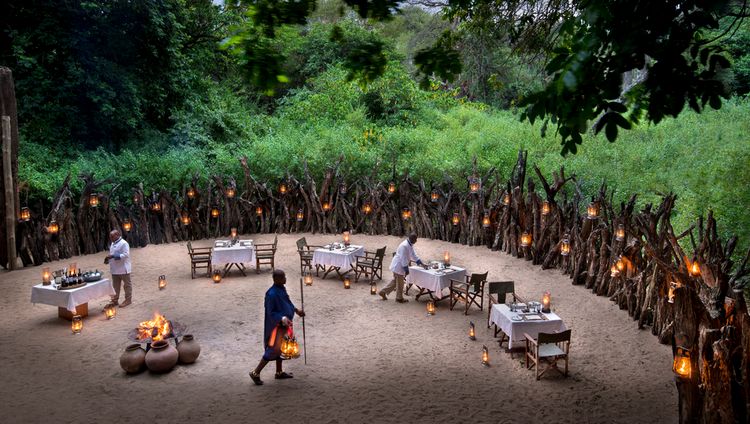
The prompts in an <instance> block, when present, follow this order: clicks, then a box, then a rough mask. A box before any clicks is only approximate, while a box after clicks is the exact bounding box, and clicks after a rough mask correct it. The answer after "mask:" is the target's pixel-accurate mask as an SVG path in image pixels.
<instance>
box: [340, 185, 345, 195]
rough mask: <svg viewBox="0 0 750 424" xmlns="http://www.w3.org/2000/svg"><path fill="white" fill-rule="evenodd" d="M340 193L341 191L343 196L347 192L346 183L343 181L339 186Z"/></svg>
mask: <svg viewBox="0 0 750 424" xmlns="http://www.w3.org/2000/svg"><path fill="white" fill-rule="evenodd" d="M339 193H341V195H342V196H343V195H345V194H346V184H344V183H341V185H340V186H339Z"/></svg>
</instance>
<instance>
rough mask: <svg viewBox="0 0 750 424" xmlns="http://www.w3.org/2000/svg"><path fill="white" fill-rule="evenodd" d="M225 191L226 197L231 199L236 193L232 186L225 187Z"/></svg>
mask: <svg viewBox="0 0 750 424" xmlns="http://www.w3.org/2000/svg"><path fill="white" fill-rule="evenodd" d="M225 193H226V195H227V197H228V198H230V199H233V198H234V195H235V194H236V193H237V192H236V190H235V189H234V187H227V189H226V190H225Z"/></svg>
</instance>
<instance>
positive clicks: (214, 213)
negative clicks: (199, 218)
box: [211, 206, 221, 218]
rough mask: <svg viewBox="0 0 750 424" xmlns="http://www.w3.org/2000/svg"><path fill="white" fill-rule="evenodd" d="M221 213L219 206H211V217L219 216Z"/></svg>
mask: <svg viewBox="0 0 750 424" xmlns="http://www.w3.org/2000/svg"><path fill="white" fill-rule="evenodd" d="M220 213H221V212H219V208H217V207H216V206H214V207H213V208H211V218H218V217H219V214H220Z"/></svg>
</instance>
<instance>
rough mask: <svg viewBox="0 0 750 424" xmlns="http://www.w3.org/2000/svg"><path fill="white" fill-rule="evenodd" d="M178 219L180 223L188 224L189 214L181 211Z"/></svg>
mask: <svg viewBox="0 0 750 424" xmlns="http://www.w3.org/2000/svg"><path fill="white" fill-rule="evenodd" d="M180 221H181V222H182V225H189V224H190V215H188V213H187V212H186V211H183V212H182V213H181V214H180Z"/></svg>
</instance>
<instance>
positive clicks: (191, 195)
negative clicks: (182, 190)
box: [187, 187, 195, 199]
mask: <svg viewBox="0 0 750 424" xmlns="http://www.w3.org/2000/svg"><path fill="white" fill-rule="evenodd" d="M187 197H188V199H192V198H194V197H195V189H194V188H193V187H190V188H188V191H187Z"/></svg>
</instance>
